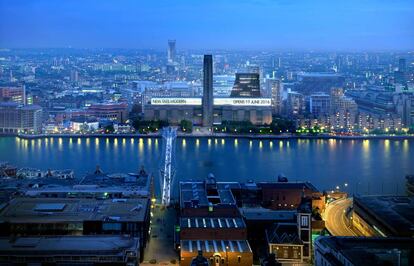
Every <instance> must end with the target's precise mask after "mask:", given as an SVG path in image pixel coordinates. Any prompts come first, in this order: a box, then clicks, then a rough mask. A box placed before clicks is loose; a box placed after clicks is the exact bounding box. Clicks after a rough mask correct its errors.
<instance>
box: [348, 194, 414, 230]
mask: <svg viewBox="0 0 414 266" xmlns="http://www.w3.org/2000/svg"><path fill="white" fill-rule="evenodd" d="M354 204H356V205H358V206H360V207H361V208H363V210H364V211H365V212H368V213H369V214H370V215H372V216H374V217H375V218H376V219H377V220H378V221H380V222H381V224H383V225H384V226H385V227H386V228H388V229H389V230H390V231H391V232H393V233H394V234H395V235H401V234H403V235H411V236H414V197H407V196H358V197H354ZM357 214H358V215H361V214H360V213H358V211H357Z"/></svg>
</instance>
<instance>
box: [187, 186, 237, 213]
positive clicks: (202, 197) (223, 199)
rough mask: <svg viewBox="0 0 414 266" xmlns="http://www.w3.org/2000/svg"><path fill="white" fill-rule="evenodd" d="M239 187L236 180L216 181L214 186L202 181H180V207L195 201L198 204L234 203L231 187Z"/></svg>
mask: <svg viewBox="0 0 414 266" xmlns="http://www.w3.org/2000/svg"><path fill="white" fill-rule="evenodd" d="M234 187H240V184H239V183H237V182H217V183H216V184H215V185H214V186H210V185H209V184H207V185H206V183H205V182H202V181H187V182H180V196H181V201H180V202H181V207H185V206H186V205H185V204H186V203H191V202H196V203H197V205H198V206H208V205H209V204H213V205H220V204H221V205H226V204H227V205H235V204H236V200H235V199H234V197H233V194H232V192H231V188H234Z"/></svg>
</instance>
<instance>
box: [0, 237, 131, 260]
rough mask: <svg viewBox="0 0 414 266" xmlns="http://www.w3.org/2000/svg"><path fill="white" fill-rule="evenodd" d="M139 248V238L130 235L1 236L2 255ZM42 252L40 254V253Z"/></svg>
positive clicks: (106, 252) (102, 251) (103, 252)
mask: <svg viewBox="0 0 414 266" xmlns="http://www.w3.org/2000/svg"><path fill="white" fill-rule="evenodd" d="M138 249H139V238H136V237H129V236H48V237H17V238H14V239H10V238H0V254H1V255H12V254H13V255H18V254H22V255H28V253H31V252H33V253H36V255H41V254H49V255H50V254H51V253H54V254H56V253H57V252H61V253H66V252H73V253H74V254H76V253H85V252H97V253H99V254H102V255H103V254H119V255H122V256H123V255H124V251H125V250H131V251H136V250H138ZM39 253H40V254H39Z"/></svg>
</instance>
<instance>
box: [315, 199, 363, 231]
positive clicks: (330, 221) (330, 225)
mask: <svg viewBox="0 0 414 266" xmlns="http://www.w3.org/2000/svg"><path fill="white" fill-rule="evenodd" d="M351 205H352V198H344V199H338V200H335V201H333V202H331V203H329V204H328V205H327V207H326V209H325V213H324V215H323V218H324V220H325V225H326V228H327V229H328V230H329V232H331V234H332V235H334V236H359V234H358V233H357V232H355V231H354V230H352V229H351V228H350V227H349V226H348V222H347V220H348V218H347V217H346V212H347V210H348V208H349V207H351Z"/></svg>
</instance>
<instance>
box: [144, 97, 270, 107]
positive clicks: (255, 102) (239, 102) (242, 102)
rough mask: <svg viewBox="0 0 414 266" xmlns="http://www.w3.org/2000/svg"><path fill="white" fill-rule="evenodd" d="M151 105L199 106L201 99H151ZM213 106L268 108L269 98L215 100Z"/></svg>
mask: <svg viewBox="0 0 414 266" xmlns="http://www.w3.org/2000/svg"><path fill="white" fill-rule="evenodd" d="M151 105H201V98H152V99H151ZM214 105H230V106H270V105H271V99H270V98H215V99H214Z"/></svg>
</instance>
